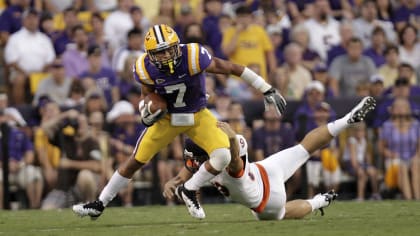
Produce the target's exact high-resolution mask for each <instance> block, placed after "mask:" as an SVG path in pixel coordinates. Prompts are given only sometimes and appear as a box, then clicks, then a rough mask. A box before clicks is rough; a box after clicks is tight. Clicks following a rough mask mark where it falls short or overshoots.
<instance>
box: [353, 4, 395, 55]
mask: <svg viewBox="0 0 420 236" xmlns="http://www.w3.org/2000/svg"><path fill="white" fill-rule="evenodd" d="M360 11H361V16H360V17H359V18H357V19H355V20H354V21H353V28H354V29H357V30H356V31H355V36H356V37H358V38H360V40H362V42H363V47H364V48H369V47H370V46H371V37H372V32H373V29H374V28H375V27H378V26H379V27H381V28H382V29H383V30H384V32H385V35H386V39H387V41H390V42H395V40H396V39H397V37H396V34H395V31H394V28H393V25H392V23H391V22H388V21H382V20H379V19H377V17H378V12H377V10H376V5H375V1H374V0H366V1H363V3H362V6H361V10H360Z"/></svg>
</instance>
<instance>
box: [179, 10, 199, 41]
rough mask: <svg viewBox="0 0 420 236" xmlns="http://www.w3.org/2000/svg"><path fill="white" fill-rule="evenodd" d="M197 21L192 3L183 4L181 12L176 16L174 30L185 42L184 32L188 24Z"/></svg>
mask: <svg viewBox="0 0 420 236" xmlns="http://www.w3.org/2000/svg"><path fill="white" fill-rule="evenodd" d="M196 22H197V15H196V14H195V13H194V12H193V8H192V7H191V6H190V4H181V6H180V14H179V15H178V16H177V17H176V20H175V25H174V30H175V32H176V33H177V34H178V35H179V40H180V41H181V42H185V38H184V32H185V30H186V28H187V26H188V25H191V24H193V23H196Z"/></svg>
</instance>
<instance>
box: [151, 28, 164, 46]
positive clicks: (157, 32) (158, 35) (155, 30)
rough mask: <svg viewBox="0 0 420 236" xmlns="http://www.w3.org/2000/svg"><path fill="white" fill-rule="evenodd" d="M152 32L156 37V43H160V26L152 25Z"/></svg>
mask: <svg viewBox="0 0 420 236" xmlns="http://www.w3.org/2000/svg"><path fill="white" fill-rule="evenodd" d="M153 33H154V34H155V37H156V39H157V42H158V44H161V43H163V42H164V38H163V34H162V30H161V28H160V25H155V26H153Z"/></svg>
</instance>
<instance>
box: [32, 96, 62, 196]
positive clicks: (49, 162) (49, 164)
mask: <svg viewBox="0 0 420 236" xmlns="http://www.w3.org/2000/svg"><path fill="white" fill-rule="evenodd" d="M40 103H41V104H39V105H38V106H39V107H42V109H40V113H41V114H40V115H41V123H40V126H42V125H44V124H45V123H47V122H48V121H50V120H51V119H54V117H57V116H58V115H59V114H60V107H59V106H58V104H57V103H56V102H53V101H51V100H41V101H40ZM34 133H35V135H34V144H35V154H36V156H37V157H38V161H39V163H40V166H41V168H42V174H43V176H44V179H45V184H46V190H47V191H48V192H49V191H51V190H52V189H54V188H55V187H56V183H57V173H58V165H59V162H60V156H61V152H60V149H59V148H58V147H57V146H54V145H52V144H51V143H50V141H49V140H48V136H47V134H46V133H45V131H44V130H43V129H42V128H41V127H36V128H35V131H34Z"/></svg>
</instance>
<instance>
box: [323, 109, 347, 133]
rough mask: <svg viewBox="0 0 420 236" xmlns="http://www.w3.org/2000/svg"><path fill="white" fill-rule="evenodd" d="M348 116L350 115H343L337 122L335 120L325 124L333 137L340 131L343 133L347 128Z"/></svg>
mask: <svg viewBox="0 0 420 236" xmlns="http://www.w3.org/2000/svg"><path fill="white" fill-rule="evenodd" d="M349 116H350V113H348V114H347V115H345V116H344V117H342V118H340V119H338V120H335V121H333V122H330V123H328V124H327V128H328V131H329V132H330V134H331V135H332V136H333V137H335V136H337V135H338V134H339V133H340V132H341V131H343V130H344V129H346V128H347V127H348V126H349V124H348V123H347V120H348V119H349Z"/></svg>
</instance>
